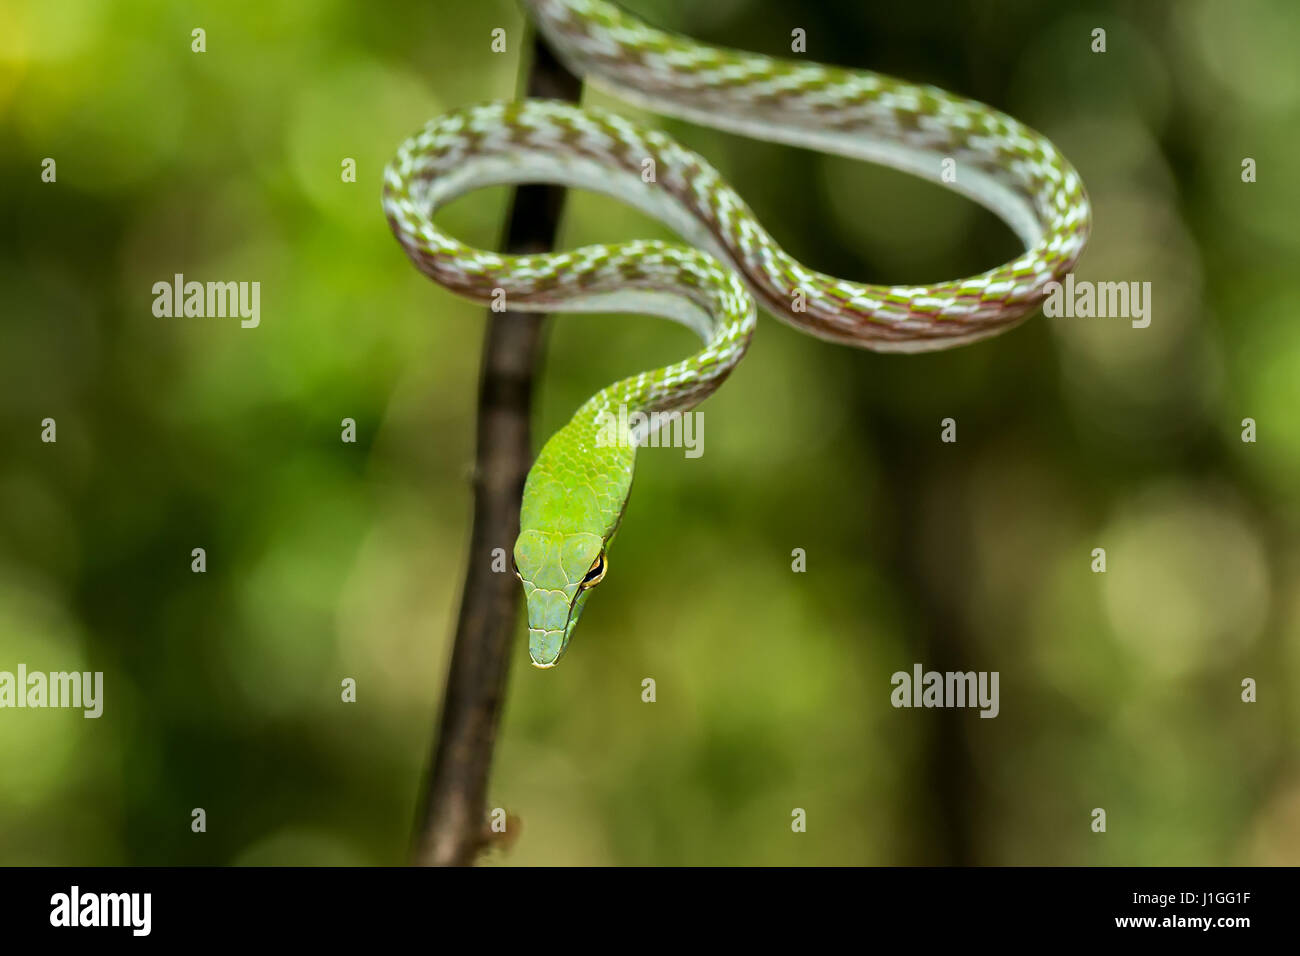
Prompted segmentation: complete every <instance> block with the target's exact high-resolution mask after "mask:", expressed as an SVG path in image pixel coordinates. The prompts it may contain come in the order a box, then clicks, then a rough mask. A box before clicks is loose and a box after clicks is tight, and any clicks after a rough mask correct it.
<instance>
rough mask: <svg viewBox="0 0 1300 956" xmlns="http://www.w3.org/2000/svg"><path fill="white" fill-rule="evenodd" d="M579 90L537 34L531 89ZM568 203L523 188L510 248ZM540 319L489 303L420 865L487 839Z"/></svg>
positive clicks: (514, 603)
mask: <svg viewBox="0 0 1300 956" xmlns="http://www.w3.org/2000/svg"><path fill="white" fill-rule="evenodd" d="M581 90H582V85H581V81H580V80H578V79H577V78H576V77H574V76H573V75H572V74H571V73H569V72H568V71H567V70H566V69H565V68H564V67H563V66H562V65H561V64H560V63H559V61H558V60H556V58H555V56H554V54H553V53H552V52H551V51H550V49H549V48H548V47H547V46H546V44H545V42H544V41H543V40H542V39H541V37H540V36H538V35H535V36H534V38H533V41H532V63H531V65H530V68H529V74H528V84H527V91H528V95H529V96H530V97H545V98H549V99H565V100H570V101H572V102H577V101H578V98H579V96H580V95H581ZM563 205H564V190H563V189H562V188H559V187H554V186H537V185H528V186H520V187H519V188H518V189H516V190H515V195H514V200H513V202H512V204H511V210H510V222H509V227H508V230H507V234H506V246H505V247H506V251H507V252H512V253H536V252H544V251H546V250H548V249H551V248H552V247H553V246H554V243H555V236H556V232H557V230H558V228H559V221H560V212H561V210H562V208H563ZM542 324H543V323H542V316H538V315H533V314H529V313H522V312H508V311H507V312H500V313H495V312H490V311H489V312H488V321H487V332H486V336H485V341H484V346H483V365H482V372H481V377H480V381H479V396H478V439H477V451H476V458H475V469H474V527H473V530H472V531H471V533H470V548H469V559H468V564H467V567H466V570H465V589H464V592H463V594H462V596H461V605H460V617H459V619H458V620H457V623H456V639H455V645H454V647H453V648H452V653H451V666H450V668H449V669H448V673H447V685H446V690H445V692H444V695H443V704H442V714H441V717H440V718H439V727H438V735H437V744H436V745H435V747H434V751H433V766H432V770H431V772H430V774H429V779H428V789H427V790H426V792H425V796H424V805H423V811H422V813H421V820H420V824H419V829H418V832H417V835H416V840H415V854H414V862H415V863H416V865H420V866H468V865H470V864H472V863H473V862H474V859H475V857H476V856H477V855H478V853H479V852H480V851H481V850H482V849H483V847H484V845H485V843H486V842H487V840H486V832H487V831H486V816H487V791H488V777H489V774H490V773H491V769H492V753H493V750H494V748H495V745H496V737H497V728H498V726H499V725H500V722H501V710H502V706H503V705H504V703H505V690H506V678H507V675H508V674H509V671H510V660H511V657H512V656H513V655H514V653H515V652H516V649H517V643H516V641H515V634H516V627H517V624H518V610H519V592H520V589H519V583H518V582H517V581H516V580H515V577H514V575H513V574H509V573H500V572H495V571H493V570H492V551H493V549H494V548H504V549H505V550H506V553H509V552H510V551H511V549H512V548H513V547H514V541H515V538H516V536H517V535H518V534H519V502H520V497H521V496H522V494H523V487H524V478H525V477H526V476H527V474H528V469H529V467H530V466H531V464H532V443H531V439H530V433H529V420H530V416H531V412H532V392H533V378H534V374H535V370H536V368H537V364H538V358H539V355H540V352H541V345H542ZM511 825H512V826H515V825H517V824H515V823H514V822H513V821H511Z"/></svg>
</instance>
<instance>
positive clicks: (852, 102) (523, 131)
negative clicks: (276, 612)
mask: <svg viewBox="0 0 1300 956" xmlns="http://www.w3.org/2000/svg"><path fill="white" fill-rule="evenodd" d="M524 3H525V6H526V7H527V8H528V10H529V11H530V12H531V14H532V17H533V19H534V21H535V22H536V24H537V25H538V27H539V28H540V29H541V31H542V33H543V35H544V36H545V38H546V40H547V41H548V42H549V44H550V45H551V47H552V48H553V49H554V50H555V51H556V52H557V53H558V55H559V56H560V58H561V59H562V60H563V62H564V63H565V65H566V66H568V67H569V69H570V70H572V71H573V72H574V73H575V74H576V75H578V76H581V77H583V78H585V79H587V80H589V81H590V82H592V83H593V84H595V85H597V86H600V87H601V88H603V89H605V90H606V91H609V92H612V93H614V94H615V95H617V96H619V97H620V98H622V99H625V100H627V101H629V102H632V103H635V104H637V105H641V106H645V107H648V108H650V109H653V110H654V111H656V112H659V113H664V114H669V115H674V116H677V117H679V118H682V119H686V120H688V121H691V122H696V123H700V124H703V125H707V126H711V127H714V128H716V129H720V130H725V131H728V132H732V133H738V134H741V135H744V136H749V137H754V138H758V139H763V140H769V141H773V142H779V143H786V144H790V145H794V146H802V147H809V148H812V149H815V150H819V151H822V152H827V153H835V154H839V155H842V156H848V157H853V158H857V159H862V160H867V161H870V162H875V163H883V164H887V165H889V166H892V167H895V168H897V169H901V170H904V171H906V172H909V173H913V174H916V175H919V176H923V177H926V178H928V179H932V180H935V181H939V182H942V183H943V185H945V186H948V187H950V188H952V189H954V190H956V191H957V192H960V193H963V194H965V195H966V196H968V197H970V198H971V199H974V200H975V201H977V202H979V203H980V204H981V205H983V206H985V207H986V208H988V209H989V210H991V211H992V212H993V213H995V214H996V215H997V216H998V217H999V218H1001V219H1002V220H1003V221H1004V222H1006V223H1007V225H1008V226H1010V227H1011V228H1012V229H1013V230H1014V231H1015V233H1016V234H1017V236H1018V237H1019V238H1020V240H1021V241H1022V243H1023V245H1024V247H1025V250H1026V251H1025V252H1024V253H1023V254H1022V255H1021V256H1019V257H1018V258H1016V259H1015V260H1013V261H1011V262H1008V263H1006V264H1005V265H1002V266H999V267H997V268H995V269H991V270H989V271H988V272H985V273H983V274H981V275H977V276H972V277H970V278H967V279H957V280H954V281H950V282H939V283H935V284H932V285H917V286H877V285H865V284H861V283H857V282H850V281H847V280H845V279H838V278H835V277H834V276H829V275H824V274H822V273H819V272H816V271H814V270H812V269H810V268H808V267H807V266H805V265H803V264H801V263H799V262H798V261H796V260H795V259H793V258H792V257H791V256H790V255H788V254H787V253H786V252H785V251H784V250H782V249H781V247H780V246H779V245H777V243H776V241H775V240H774V239H773V238H772V237H771V236H770V235H768V233H767V232H766V230H764V228H763V226H762V225H761V224H760V223H759V222H758V220H757V218H756V217H755V216H754V214H753V213H752V212H751V211H750V209H749V207H748V206H746V205H745V203H744V201H743V200H742V199H741V198H740V196H738V195H737V194H736V193H735V192H734V191H733V190H732V189H731V188H730V187H729V186H728V185H727V184H726V182H724V181H723V179H722V177H721V176H720V175H719V174H718V172H717V171H716V170H715V169H714V168H713V167H712V166H710V165H709V164H708V162H706V161H705V160H704V159H703V158H702V157H700V156H699V155H697V154H695V153H693V152H691V151H690V150H688V149H685V148H684V147H682V146H680V145H678V144H677V143H676V142H674V141H673V140H672V139H671V138H669V137H668V136H666V135H665V134H663V133H662V132H659V131H658V130H654V129H649V128H646V127H644V126H640V125H638V124H636V123H633V122H630V121H628V120H627V119H625V118H623V117H620V116H618V115H616V114H613V113H609V112H605V111H601V110H597V109H592V108H589V107H579V106H575V105H571V104H568V103H562V102H552V101H547V100H535V99H529V100H523V101H516V102H492V103H487V104H483V105H478V106H470V107H466V108H463V109H458V110H456V111H454V112H451V113H448V114H446V115H444V116H441V117H438V118H437V119H434V120H433V121H431V122H430V123H429V124H428V125H427V126H425V128H424V129H423V130H422V131H421V132H420V133H418V134H417V135H415V136H414V137H412V138H411V139H409V140H407V141H406V142H405V143H403V144H402V145H401V147H400V148H399V150H398V153H397V156H396V158H395V159H394V160H393V161H392V163H390V165H389V166H388V168H387V169H386V170H385V175H384V197H383V203H384V211H385V214H386V215H387V217H388V221H389V224H390V225H391V227H392V230H393V233H394V234H395V235H396V237H397V239H398V241H399V242H400V243H401V245H402V247H403V248H404V249H405V250H406V253H407V255H408V256H409V257H410V258H411V260H412V261H413V262H414V263H415V265H416V266H417V267H418V268H419V269H420V270H421V271H422V272H424V273H425V274H426V275H428V276H429V277H430V278H432V279H433V280H434V281H435V282H437V283H439V284H440V285H442V286H444V287H445V288H447V289H449V290H451V291H452V292H455V293H457V294H459V295H462V296H465V297H468V298H470V299H473V300H476V301H482V302H489V301H493V300H494V299H495V300H496V301H500V300H501V297H502V296H504V300H505V302H506V303H507V304H508V306H509V307H510V308H511V309H515V310H525V311H535V312H553V311H564V312H600V313H610V312H618V313H623V312H628V313H637V314H642V315H657V316H661V317H664V318H668V319H673V320H675V321H677V322H681V323H683V324H685V325H686V326H688V327H689V328H691V329H693V330H695V331H696V332H697V333H698V334H699V336H700V338H701V339H703V341H704V343H705V344H704V348H703V349H701V351H699V352H697V353H696V354H695V355H692V356H691V357H690V358H687V359H685V360H684V361H681V362H678V363H676V364H675V365H669V366H667V367H666V368H661V369H656V370H654V371H649V372H644V373H642V374H641V375H637V376H634V377H632V378H628V379H625V380H623V381H620V382H616V383H614V384H613V385H610V386H609V387H608V388H605V389H602V390H601V391H600V392H597V393H596V394H595V395H593V396H592V397H591V398H590V399H588V400H587V402H586V403H585V404H583V406H582V407H581V408H579V409H578V410H577V412H576V413H575V414H574V415H573V418H572V419H571V420H570V421H569V422H568V424H566V425H565V426H564V427H563V428H561V429H560V430H559V431H557V432H556V433H555V434H554V435H552V436H551V438H550V439H549V440H548V441H547V442H546V444H545V445H544V446H543V448H542V450H541V452H540V453H539V454H538V456H537V459H536V461H535V462H534V464H533V467H532V469H531V471H530V472H529V474H528V478H527V481H526V483H525V487H524V495H523V503H522V506H521V513H520V531H519V537H518V539H517V541H516V543H515V546H514V562H515V569H516V574H517V575H518V576H519V579H520V580H521V581H522V583H523V587H524V594H525V597H526V600H527V607H528V633H529V643H528V650H529V655H530V656H531V658H532V661H533V663H534V664H535V665H536V666H538V667H552V666H554V665H555V663H556V662H557V661H559V659H560V656H561V655H562V654H563V653H564V651H565V649H566V648H567V647H568V645H569V641H570V639H571V638H572V636H573V631H574V628H575V627H576V626H577V623H578V620H579V618H580V617H581V616H582V611H583V607H584V606H585V604H586V601H587V598H588V596H589V595H590V593H591V589H592V588H593V587H595V586H596V585H597V584H599V583H600V581H601V580H602V579H603V578H604V577H605V572H606V569H607V568H608V558H607V554H608V551H609V547H610V543H611V542H612V540H613V538H614V535H615V533H616V532H617V530H618V526H619V523H620V521H621V519H622V516H623V511H624V508H625V506H626V503H627V498H628V494H629V491H630V490H631V486H632V472H633V466H634V464H635V461H636V450H637V446H638V445H639V444H644V442H645V440H646V437H647V434H646V431H647V429H646V428H645V427H638V428H635V429H631V430H629V432H628V433H627V434H624V435H623V436H622V440H619V441H612V442H611V441H609V440H607V439H606V440H602V437H603V436H606V434H607V433H606V432H605V431H604V430H603V429H604V427H605V425H606V424H607V423H608V421H609V420H610V418H611V416H613V415H616V414H617V413H618V412H619V411H620V410H622V412H623V415H622V417H620V418H619V420H620V421H638V422H643V421H644V418H638V417H636V416H635V415H634V414H633V413H635V412H641V413H643V415H649V414H650V413H653V412H658V413H673V412H683V411H686V410H688V409H690V408H692V407H693V406H695V405H696V404H697V403H699V402H700V401H702V400H703V399H704V398H706V397H707V396H708V395H709V394H710V393H712V392H713V391H714V390H715V389H717V388H718V387H719V386H720V385H721V384H722V382H723V380H724V379H726V377H727V375H728V374H729V373H730V372H731V370H732V369H734V368H735V367H736V365H737V363H738V362H739V361H740V360H741V358H742V357H743V356H744V354H745V350H746V349H747V347H748V345H749V341H750V337H751V335H752V334H753V331H754V326H755V322H756V305H755V303H756V301H757V303H760V304H761V305H762V306H763V307H764V308H765V309H766V310H767V311H768V312H770V313H772V314H773V315H775V316H776V317H777V318H778V319H781V320H783V321H785V322H787V323H789V324H791V325H793V326H795V327H796V328H799V329H802V330H804V331H806V332H808V333H810V334H812V335H816V336H818V337H820V338H823V339H827V340H830V341H832V342H838V343H842V344H846V345H854V346H858V347H860V348H867V349H874V350H877V351H899V352H917V351H925V350H931V349H941V348H948V347H951V346H955V345H961V344H964V343H967V342H973V341H976V340H978V339H982V338H986V337H988V336H991V335H996V334H998V333H999V332H1002V331H1005V330H1006V329H1008V328H1010V327H1012V326H1013V325H1016V324H1017V323H1018V322H1020V321H1021V320H1022V319H1024V318H1026V317H1027V316H1028V315H1029V314H1030V313H1031V312H1033V311H1034V310H1035V309H1036V307H1037V306H1038V305H1039V303H1040V302H1041V301H1042V300H1043V299H1044V298H1045V296H1046V295H1047V290H1046V289H1045V287H1046V286H1047V285H1048V284H1049V283H1051V282H1053V281H1055V280H1058V279H1060V278H1061V277H1062V276H1064V275H1065V273H1066V272H1068V271H1069V270H1070V269H1071V268H1072V266H1073V265H1074V263H1075V261H1076V260H1077V259H1078V257H1079V255H1080V253H1081V252H1082V251H1083V247H1084V244H1085V243H1086V242H1087V238H1088V230H1089V227H1090V221H1091V212H1090V208H1089V205H1088V199H1087V196H1086V194H1085V192H1084V188H1083V183H1082V182H1081V181H1080V179H1079V176H1078V174H1077V173H1076V172H1075V170H1074V168H1073V167H1072V166H1071V165H1070V164H1069V163H1068V162H1067V161H1066V160H1065V158H1064V157H1063V156H1062V155H1061V153H1060V152H1059V151H1057V149H1056V147H1054V146H1053V145H1052V144H1051V143H1050V142H1049V141H1048V140H1047V139H1046V138H1044V137H1043V136H1041V135H1040V134H1038V133H1036V132H1034V131H1033V130H1031V129H1029V128H1027V127H1026V126H1024V125H1022V124H1021V123H1019V122H1017V121H1016V120H1014V119H1012V118H1011V117H1009V116H1006V115H1004V114H1002V113H999V112H998V111H997V110H994V109H992V108H990V107H988V106H985V105H983V104H981V103H977V102H974V101H972V100H967V99H963V98H961V97H958V96H954V95H952V94H950V93H947V92H944V91H943V90H940V89H937V88H935V87H931V86H919V85H915V84H912V83H906V82H903V81H902V80H897V79H892V78H890V77H886V76H881V75H879V74H876V73H871V72H867V71H863V70H848V69H840V68H837V67H831V66H822V65H819V64H816V63H811V62H803V61H800V60H782V59H773V58H771V57H767V56H760V55H757V54H753V53H745V52H740V51H736V50H728V49H722V48H718V47H713V46H706V45H704V44H702V43H698V42H695V41H693V40H691V39H688V38H686V37H682V36H677V35H675V34H671V33H666V32H664V31H662V30H657V29H654V28H653V27H650V26H649V25H647V24H645V23H644V22H642V21H641V20H638V19H637V18H635V17H633V16H631V15H630V14H628V13H626V12H624V11H622V10H621V9H619V8H618V7H616V6H614V5H613V4H611V3H607V2H604V0H524ZM647 170H650V171H652V175H647ZM945 170H947V171H948V172H949V175H945ZM953 173H955V175H953ZM523 182H548V183H555V184H559V185H564V186H569V187H579V188H583V189H589V190H595V191H598V192H601V193H605V194H608V195H609V196H612V197H614V198H616V199H619V200H621V201H623V202H626V203H629V204H631V205H632V206H635V207H636V208H638V209H641V210H643V211H644V212H646V213H648V214H650V215H652V216H654V217H655V218H657V219H659V220H661V221H663V222H664V223H665V224H667V225H668V226H669V227H671V228H672V229H673V230H674V231H675V232H676V233H677V234H678V235H680V236H681V237H682V238H683V239H684V240H686V242H687V243H688V244H687V245H678V244H670V243H664V242H656V241H634V242H625V243H619V244H614V245H595V246H587V247H584V248H581V249H574V250H570V251H564V252H555V253H549V254H543V255H523V256H511V255H502V254H498V253H495V252H487V251H483V250H480V249H474V248H471V247H469V246H466V245H465V244H463V243H461V242H459V241H457V240H456V239H455V238H453V237H451V236H449V235H447V234H446V233H444V232H442V231H440V230H439V229H438V227H437V226H435V225H434V224H433V217H434V214H435V213H436V211H437V210H438V209H439V208H440V207H441V206H443V205H445V204H446V203H447V202H449V201H450V200H452V199H454V198H456V197H457V196H460V195H463V194H464V193H467V192H470V191H472V190H475V189H479V188H482V187H485V186H491V185H500V184H517V183H523ZM653 420H658V421H660V422H662V421H663V420H664V419H663V418H662V417H661V416H656V417H655V419H653Z"/></svg>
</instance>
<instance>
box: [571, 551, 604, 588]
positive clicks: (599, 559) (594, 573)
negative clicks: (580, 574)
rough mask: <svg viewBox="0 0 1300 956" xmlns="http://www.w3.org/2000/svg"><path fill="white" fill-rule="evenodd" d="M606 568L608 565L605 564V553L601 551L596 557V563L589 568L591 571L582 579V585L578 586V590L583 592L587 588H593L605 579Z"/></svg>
mask: <svg viewBox="0 0 1300 956" xmlns="http://www.w3.org/2000/svg"><path fill="white" fill-rule="evenodd" d="M607 567H609V565H607V564H606V563H605V552H604V551H602V552H600V554H598V555H596V563H595V564H593V565H592V566H591V570H590V571H588V572H587V576H586V577H584V578H583V579H582V583H581V584H579V585H578V588H579V589H580V590H584V591H585V590H586V589H587V588H594V587H595V586H596V585H597V584H599V583H600V582H601V580H602V579H603V578H604V577H605V569H606V568H607Z"/></svg>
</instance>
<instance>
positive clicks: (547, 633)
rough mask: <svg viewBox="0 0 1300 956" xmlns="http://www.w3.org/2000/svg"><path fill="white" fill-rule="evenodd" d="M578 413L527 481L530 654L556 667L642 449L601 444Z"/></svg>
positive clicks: (524, 562)
mask: <svg viewBox="0 0 1300 956" xmlns="http://www.w3.org/2000/svg"><path fill="white" fill-rule="evenodd" d="M581 422H582V419H581V418H580V417H579V416H575V417H574V420H573V421H572V422H570V423H569V424H568V425H566V426H565V427H564V428H562V429H560V430H559V431H558V432H556V433H555V434H554V435H552V436H551V439H550V441H548V442H547V443H546V445H545V447H543V448H542V452H541V454H540V455H538V456H537V461H536V462H535V463H534V464H533V467H532V470H531V471H530V472H529V473H528V480H527V482H525V484H524V500H523V506H522V508H521V509H520V515H519V538H518V540H516V541H515V573H516V574H517V575H518V576H519V580H520V582H522V584H523V586H524V597H525V600H526V601H527V603H528V654H529V656H530V657H531V658H532V660H533V664H534V665H535V666H537V667H543V668H545V667H554V666H555V664H556V663H557V662H558V661H559V659H560V657H561V656H562V655H563V654H564V651H565V649H566V648H568V646H569V640H570V638H572V637H573V630H574V628H576V627H577V626H578V620H579V619H580V618H581V617H582V610H583V608H584V607H585V606H586V603H587V598H588V597H589V596H590V595H591V589H592V588H594V587H595V586H596V585H597V584H599V583H600V582H601V581H602V580H603V579H604V577H605V571H606V569H607V568H608V567H609V562H608V557H607V550H608V548H609V545H610V542H611V541H612V540H613V538H614V532H615V531H617V530H618V524H619V520H620V519H621V518H622V516H623V507H624V505H625V504H626V503H627V497H628V494H629V493H630V491H631V489H632V467H633V465H634V463H635V458H636V449H635V448H634V447H632V446H630V445H622V444H620V445H616V446H609V445H601V444H600V443H597V442H596V441H594V440H593V438H592V433H591V432H590V431H589V430H588V429H586V428H583V427H582V425H581Z"/></svg>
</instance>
